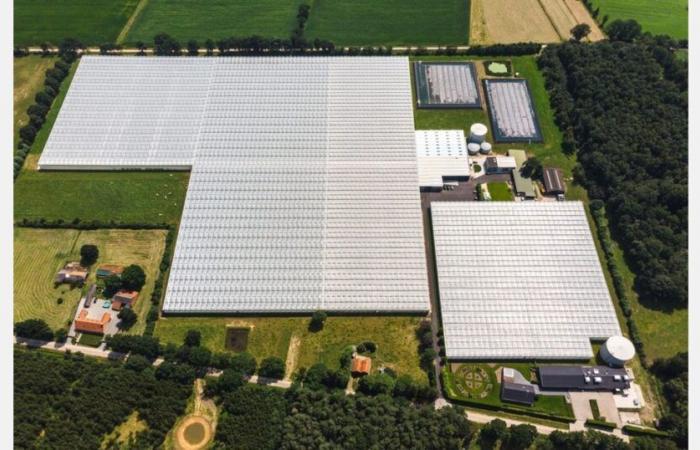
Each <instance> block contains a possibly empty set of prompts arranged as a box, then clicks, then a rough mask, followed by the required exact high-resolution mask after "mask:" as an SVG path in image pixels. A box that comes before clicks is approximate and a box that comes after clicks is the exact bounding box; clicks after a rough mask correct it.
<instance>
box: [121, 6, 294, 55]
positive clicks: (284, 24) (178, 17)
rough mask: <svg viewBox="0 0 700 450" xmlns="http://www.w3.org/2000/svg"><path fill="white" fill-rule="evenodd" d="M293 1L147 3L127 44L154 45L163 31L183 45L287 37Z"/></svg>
mask: <svg viewBox="0 0 700 450" xmlns="http://www.w3.org/2000/svg"><path fill="white" fill-rule="evenodd" d="M300 3H301V2H299V1H293V0H255V1H254V0H207V1H205V2H202V1H198V0H148V4H147V5H146V7H145V8H144V10H143V11H142V12H141V14H139V16H138V18H137V19H136V21H135V22H134V24H133V25H132V27H131V30H130V31H129V33H128V34H127V36H126V39H125V42H127V43H134V42H136V41H144V42H148V43H152V42H153V37H154V36H155V35H156V34H158V33H161V32H165V33H168V34H170V35H171V36H172V37H174V38H175V39H179V40H180V41H181V42H182V43H183V44H184V43H186V41H187V40H189V39H195V40H197V41H199V44H200V45H202V44H203V43H204V41H205V40H206V39H213V40H215V41H216V40H217V39H221V38H225V37H231V36H251V35H254V34H257V35H261V36H265V37H276V38H288V37H289V36H290V34H291V32H292V29H293V28H294V27H295V25H296V15H297V8H298V6H299V4H300Z"/></svg>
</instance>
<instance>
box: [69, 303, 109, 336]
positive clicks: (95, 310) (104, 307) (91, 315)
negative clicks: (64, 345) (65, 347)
mask: <svg viewBox="0 0 700 450" xmlns="http://www.w3.org/2000/svg"><path fill="white" fill-rule="evenodd" d="M84 303H85V297H83V298H81V299H80V303H79V305H78V309H77V310H76V311H75V316H74V317H73V321H72V322H71V326H70V330H68V336H70V337H75V336H76V335H78V334H80V332H79V331H78V332H76V330H75V321H76V319H78V316H79V315H80V313H81V312H82V311H84V310H87V318H88V319H95V320H100V319H101V318H102V316H103V315H104V313H108V314H109V315H110V321H109V322H108V323H107V324H105V326H104V334H105V335H114V334H116V333H117V332H118V331H119V328H118V327H117V323H118V322H119V318H118V317H117V315H118V314H119V311H114V310H112V307H111V305H112V302H111V301H109V300H104V299H97V298H95V299H93V300H92V302H91V303H90V306H89V307H88V308H86V307H85V306H84Z"/></svg>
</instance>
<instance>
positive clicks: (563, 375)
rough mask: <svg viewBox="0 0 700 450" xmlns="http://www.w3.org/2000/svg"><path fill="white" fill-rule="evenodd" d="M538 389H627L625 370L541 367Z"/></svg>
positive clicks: (596, 367) (627, 382) (595, 367)
mask: <svg viewBox="0 0 700 450" xmlns="http://www.w3.org/2000/svg"><path fill="white" fill-rule="evenodd" d="M537 373H538V375H539V381H540V388H542V389H543V390H555V391H557V390H559V391H610V392H614V391H617V390H618V389H619V390H625V389H629V387H630V377H629V375H628V374H627V371H625V369H615V368H611V367H605V366H593V367H590V366H541V367H538V368H537Z"/></svg>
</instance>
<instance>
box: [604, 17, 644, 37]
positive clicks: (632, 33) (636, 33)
mask: <svg viewBox="0 0 700 450" xmlns="http://www.w3.org/2000/svg"><path fill="white" fill-rule="evenodd" d="M606 31H607V32H608V37H609V38H610V40H611V41H623V42H633V41H634V40H636V39H637V38H639V37H640V36H641V35H642V26H641V25H639V23H637V21H636V20H634V19H629V20H620V19H617V20H613V21H612V22H610V25H608V29H607V30H606Z"/></svg>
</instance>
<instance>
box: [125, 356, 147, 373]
mask: <svg viewBox="0 0 700 450" xmlns="http://www.w3.org/2000/svg"><path fill="white" fill-rule="evenodd" d="M149 367H151V362H150V361H149V360H148V359H147V358H146V357H145V356H143V355H137V354H133V355H129V358H127V360H126V363H124V368H125V369H129V370H133V371H135V372H143V371H144V370H146V369H147V368H149Z"/></svg>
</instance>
